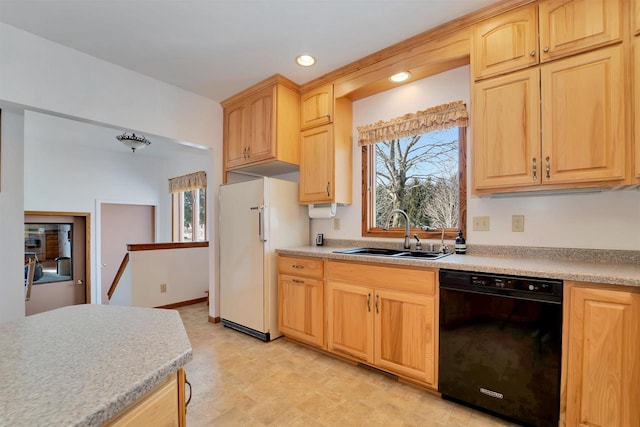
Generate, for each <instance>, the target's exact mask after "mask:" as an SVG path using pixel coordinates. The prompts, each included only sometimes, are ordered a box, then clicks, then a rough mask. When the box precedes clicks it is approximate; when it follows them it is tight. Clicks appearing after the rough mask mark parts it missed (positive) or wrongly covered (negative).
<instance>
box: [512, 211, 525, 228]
mask: <svg viewBox="0 0 640 427" xmlns="http://www.w3.org/2000/svg"><path fill="white" fill-rule="evenodd" d="M511 231H514V232H523V231H524V215H511Z"/></svg>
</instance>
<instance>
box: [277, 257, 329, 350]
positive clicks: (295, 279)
mask: <svg viewBox="0 0 640 427" xmlns="http://www.w3.org/2000/svg"><path fill="white" fill-rule="evenodd" d="M323 275H324V261H323V260H321V259H311V258H298V257H289V256H282V255H280V256H279V257H278V328H279V329H280V332H282V333H283V334H284V335H285V336H287V337H289V338H294V339H296V340H299V341H302V342H305V343H307V344H311V345H314V346H318V347H324V280H323Z"/></svg>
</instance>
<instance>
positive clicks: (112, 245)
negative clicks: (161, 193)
mask: <svg viewBox="0 0 640 427" xmlns="http://www.w3.org/2000/svg"><path fill="white" fill-rule="evenodd" d="M154 242H155V206H152V205H129V204H116V203H102V204H100V288H101V290H100V291H101V295H100V301H101V303H102V304H109V297H108V296H107V291H108V290H109V288H110V287H111V284H112V282H113V280H114V278H115V277H116V274H117V273H118V269H119V267H120V264H121V263H122V259H123V258H124V256H125V255H126V254H127V253H128V251H127V245H128V244H132V243H154Z"/></svg>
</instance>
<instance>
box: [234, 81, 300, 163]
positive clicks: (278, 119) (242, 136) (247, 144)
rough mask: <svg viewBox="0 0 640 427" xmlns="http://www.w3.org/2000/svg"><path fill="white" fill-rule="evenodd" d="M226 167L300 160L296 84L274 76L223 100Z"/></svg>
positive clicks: (298, 101)
mask: <svg viewBox="0 0 640 427" xmlns="http://www.w3.org/2000/svg"><path fill="white" fill-rule="evenodd" d="M222 106H223V108H224V125H223V126H224V156H225V170H234V169H239V168H243V167H246V166H248V165H255V164H260V163H265V162H269V161H273V160H277V161H281V162H285V163H289V164H292V165H298V164H299V162H300V148H299V144H298V142H299V139H298V138H299V132H300V128H299V127H298V117H299V115H300V95H299V93H298V86H297V85H296V84H295V83H293V82H291V81H289V80H287V79H285V78H284V77H282V76H279V75H275V76H273V77H271V78H269V79H267V80H264V81H262V82H260V83H258V84H256V85H254V86H252V87H250V88H249V89H246V90H245V91H243V92H241V93H239V94H237V95H235V96H233V97H231V98H229V99H227V100H225V101H223V102H222Z"/></svg>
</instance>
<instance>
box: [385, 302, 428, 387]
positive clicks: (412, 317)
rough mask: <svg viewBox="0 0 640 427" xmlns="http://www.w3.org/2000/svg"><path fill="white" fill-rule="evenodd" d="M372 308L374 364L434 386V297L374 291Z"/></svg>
mask: <svg viewBox="0 0 640 427" xmlns="http://www.w3.org/2000/svg"><path fill="white" fill-rule="evenodd" d="M374 305H375V312H376V315H375V328H374V330H375V352H374V355H375V358H374V360H375V362H374V363H375V365H376V366H379V367H380V368H382V369H387V370H389V371H392V372H396V373H398V374H401V375H406V376H410V377H413V378H416V379H418V380H420V381H425V382H427V383H429V384H432V385H433V384H434V382H435V310H434V298H433V297H432V296H427V295H418V294H408V293H403V292H393V291H386V290H377V291H376V296H375V303H374Z"/></svg>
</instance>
